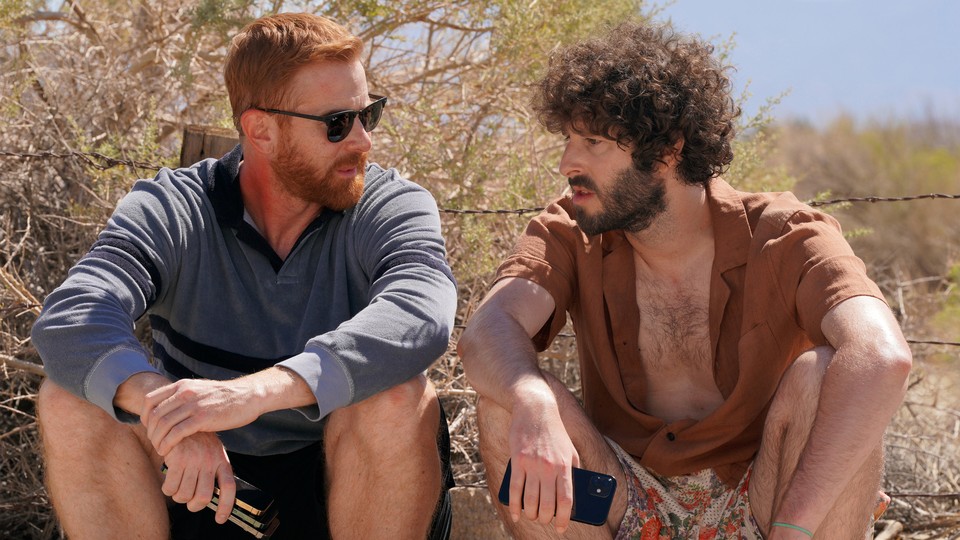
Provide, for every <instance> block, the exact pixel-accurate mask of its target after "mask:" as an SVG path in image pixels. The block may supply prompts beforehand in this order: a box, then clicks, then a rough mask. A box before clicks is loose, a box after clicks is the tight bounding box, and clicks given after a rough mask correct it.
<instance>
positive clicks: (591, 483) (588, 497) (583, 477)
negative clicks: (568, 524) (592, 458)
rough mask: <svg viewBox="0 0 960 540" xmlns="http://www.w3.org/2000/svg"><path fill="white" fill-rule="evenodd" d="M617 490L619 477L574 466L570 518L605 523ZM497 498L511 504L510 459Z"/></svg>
mask: <svg viewBox="0 0 960 540" xmlns="http://www.w3.org/2000/svg"><path fill="white" fill-rule="evenodd" d="M616 491H617V479H616V478H614V477H612V476H610V475H609V474H603V473H599V472H596V471H589V470H587V469H578V468H577V467H573V511H572V512H571V514H570V519H572V520H573V521H579V522H580V523H586V524H588V525H597V526H599V525H603V524H604V523H606V521H607V515H608V514H609V513H610V505H611V504H612V503H613V494H614V493H615V492H616ZM497 498H498V499H500V503H501V504H503V505H508V504H510V462H509V461H507V470H506V471H504V473H503V481H502V482H500V493H499V494H498V497H497Z"/></svg>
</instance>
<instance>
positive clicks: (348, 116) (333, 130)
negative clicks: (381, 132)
mask: <svg viewBox="0 0 960 540" xmlns="http://www.w3.org/2000/svg"><path fill="white" fill-rule="evenodd" d="M369 95H370V99H372V100H374V101H373V103H371V104H369V105H367V106H366V107H364V108H363V109H362V110H359V111H340V112H335V113H330V114H325V115H323V116H316V115H313V114H304V113H298V112H292V111H281V110H280V109H265V108H263V107H253V108H254V109H257V110H258V111H263V112H267V113H273V114H285V115H287V116H296V117H297V118H306V119H307V120H316V121H317V122H323V123H324V124H326V125H327V140H328V141H330V142H332V143H335V142H340V141H342V140H343V139H345V138H347V135H349V134H350V130H351V129H353V119H354V118H357V117H358V116H359V117H360V125H362V126H363V129H364V130H365V131H367V132H368V133H369V132H371V131H373V128H375V127H377V124H379V123H380V117H381V116H383V108H384V107H385V106H386V105H387V98H386V97H384V96H375V95H373V94H369Z"/></svg>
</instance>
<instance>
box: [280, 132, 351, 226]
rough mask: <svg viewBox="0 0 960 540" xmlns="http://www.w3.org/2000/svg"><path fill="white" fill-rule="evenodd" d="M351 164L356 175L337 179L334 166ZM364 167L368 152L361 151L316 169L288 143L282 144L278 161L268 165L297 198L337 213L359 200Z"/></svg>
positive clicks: (286, 189)
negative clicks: (350, 177)
mask: <svg viewBox="0 0 960 540" xmlns="http://www.w3.org/2000/svg"><path fill="white" fill-rule="evenodd" d="M350 165H355V166H356V167H357V176H356V177H354V178H352V179H350V180H343V179H341V178H339V177H338V176H337V174H336V171H337V169H341V168H344V167H346V166H350ZM366 166H367V154H366V152H364V153H361V154H347V155H344V156H342V157H340V158H339V159H337V161H335V162H334V163H332V164H331V165H330V166H329V167H327V170H326V171H318V170H316V168H315V167H313V166H312V165H311V164H309V163H308V162H307V161H306V160H305V159H302V158H301V157H300V155H299V154H297V153H296V152H295V151H294V150H293V145H291V144H284V145H283V150H281V151H280V155H279V156H277V160H276V161H275V162H273V163H272V164H271V167H272V168H273V173H274V175H276V177H277V181H278V182H280V186H281V187H282V188H283V189H284V191H286V192H287V193H289V194H291V195H293V196H294V197H297V198H298V199H302V200H304V201H309V202H312V203H317V204H320V205H321V206H323V207H324V208H329V209H331V210H334V211H337V212H340V211H343V210H346V209H347V208H351V207H353V206H354V205H356V204H357V202H359V201H360V197H361V196H362V195H363V178H364V173H365V170H366Z"/></svg>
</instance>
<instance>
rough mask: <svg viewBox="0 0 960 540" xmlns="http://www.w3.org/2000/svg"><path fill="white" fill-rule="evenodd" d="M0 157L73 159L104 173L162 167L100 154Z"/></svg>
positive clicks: (14, 154) (0, 154)
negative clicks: (130, 168) (129, 168)
mask: <svg viewBox="0 0 960 540" xmlns="http://www.w3.org/2000/svg"><path fill="white" fill-rule="evenodd" d="M0 157H5V158H20V159H68V158H74V159H78V160H80V161H82V162H84V163H86V164H87V165H90V166H91V167H93V168H95V169H97V170H101V171H105V170H107V169H113V168H115V167H122V166H125V167H133V168H137V169H151V170H154V171H159V170H160V169H162V168H163V165H156V164H154V163H148V162H146V161H136V160H132V159H117V158H112V157H110V156H107V155H104V154H101V153H100V152H78V151H75V150H74V151H70V152H49V151H44V152H7V151H3V150H0Z"/></svg>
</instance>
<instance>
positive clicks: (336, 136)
mask: <svg viewBox="0 0 960 540" xmlns="http://www.w3.org/2000/svg"><path fill="white" fill-rule="evenodd" d="M356 114H357V113H355V112H353V111H344V112H342V113H337V114H332V115H330V118H329V119H328V120H327V122H326V124H327V139H328V140H329V141H330V142H340V141H341V140H343V138H344V137H346V136H347V135H348V134H349V133H350V128H352V127H353V118H354V116H356Z"/></svg>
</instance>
